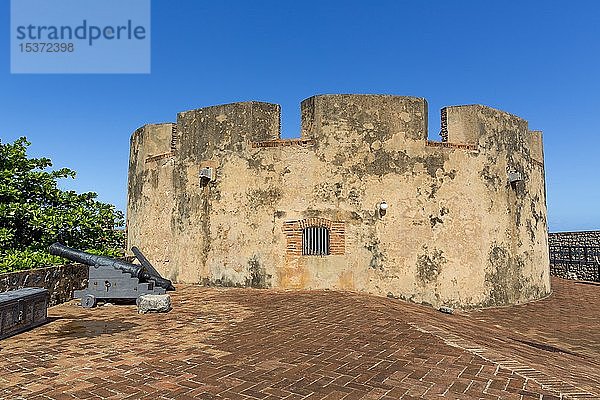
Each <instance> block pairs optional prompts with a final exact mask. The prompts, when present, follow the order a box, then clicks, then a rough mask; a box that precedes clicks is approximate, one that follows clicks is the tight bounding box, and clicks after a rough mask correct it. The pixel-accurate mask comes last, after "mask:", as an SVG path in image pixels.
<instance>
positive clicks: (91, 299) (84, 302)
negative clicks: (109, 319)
mask: <svg viewBox="0 0 600 400" xmlns="http://www.w3.org/2000/svg"><path fill="white" fill-rule="evenodd" d="M95 305H96V296H94V295H93V294H86V295H85V296H83V298H82V299H81V306H82V307H83V308H93V307H94V306H95Z"/></svg>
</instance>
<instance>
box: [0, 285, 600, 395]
mask: <svg viewBox="0 0 600 400" xmlns="http://www.w3.org/2000/svg"><path fill="white" fill-rule="evenodd" d="M552 283H553V288H554V294H553V295H552V296H550V297H549V298H548V299H545V300H541V301H537V302H534V303H529V304H527V305H523V306H517V307H507V308H497V309H489V310H482V311H471V312H463V313H457V314H454V315H445V314H442V313H440V312H437V311H435V310H432V309H431V308H428V307H424V306H419V305H414V304H410V303H405V302H402V301H399V300H394V299H387V298H381V297H374V296H369V295H363V294H355V293H347V292H333V291H315V292H277V291H267V290H250V289H214V288H201V287H195V286H179V287H178V290H177V292H175V293H174V294H173V303H174V310H173V311H172V312H170V313H168V314H152V315H137V314H136V313H135V306H106V307H100V308H96V309H93V310H86V309H82V308H81V307H77V306H75V305H74V304H75V303H74V302H72V303H69V304H63V305H61V306H57V307H53V308H51V309H50V310H49V314H50V316H52V317H53V321H52V322H51V323H49V324H46V325H44V326H42V327H39V328H37V329H35V330H33V331H30V332H27V333H24V334H21V335H18V336H15V337H12V338H9V339H6V340H4V341H2V342H0V398H2V399H20V398H26V399H48V398H50V399H106V398H111V399H112V398H114V399H123V398H127V399H191V398H199V399H212V398H215V399H290V400H291V399H346V400H350V399H399V398H403V399H411V398H427V399H431V398H438V397H443V398H450V399H472V398H482V399H540V398H543V399H557V398H560V397H561V396H562V397H563V398H600V312H599V311H600V286H597V285H592V284H582V283H575V282H571V281H564V280H559V279H554V280H553V282H552Z"/></svg>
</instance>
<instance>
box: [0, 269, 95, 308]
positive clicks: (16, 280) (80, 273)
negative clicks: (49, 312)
mask: <svg viewBox="0 0 600 400" xmlns="http://www.w3.org/2000/svg"><path fill="white" fill-rule="evenodd" d="M87 280H88V267H87V265H83V264H69V265H59V266H54V267H47V268H39V269H30V270H26V271H18V272H11V273H7V274H0V292H7V291H9V290H16V289H21V288H24V287H40V288H46V289H48V292H49V294H50V302H49V305H50V306H55V305H57V304H61V303H64V302H67V301H69V300H71V299H72V298H73V290H79V289H84V288H85V287H86V285H87Z"/></svg>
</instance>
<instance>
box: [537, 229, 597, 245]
mask: <svg viewBox="0 0 600 400" xmlns="http://www.w3.org/2000/svg"><path fill="white" fill-rule="evenodd" d="M548 244H549V245H550V246H588V247H600V231H581V232H552V233H549V234H548Z"/></svg>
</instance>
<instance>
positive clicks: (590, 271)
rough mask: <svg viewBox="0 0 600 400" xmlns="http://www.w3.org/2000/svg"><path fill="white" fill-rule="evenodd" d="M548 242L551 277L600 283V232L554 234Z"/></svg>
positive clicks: (550, 235)
mask: <svg viewBox="0 0 600 400" xmlns="http://www.w3.org/2000/svg"><path fill="white" fill-rule="evenodd" d="M548 241H549V244H550V251H551V254H550V255H551V256H550V274H551V275H554V276H558V277H561V278H565V279H579V280H585V281H600V231H580V232H553V233H550V234H549V235H548ZM569 247H571V248H570V249H569ZM583 247H585V249H584V248H583Z"/></svg>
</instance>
